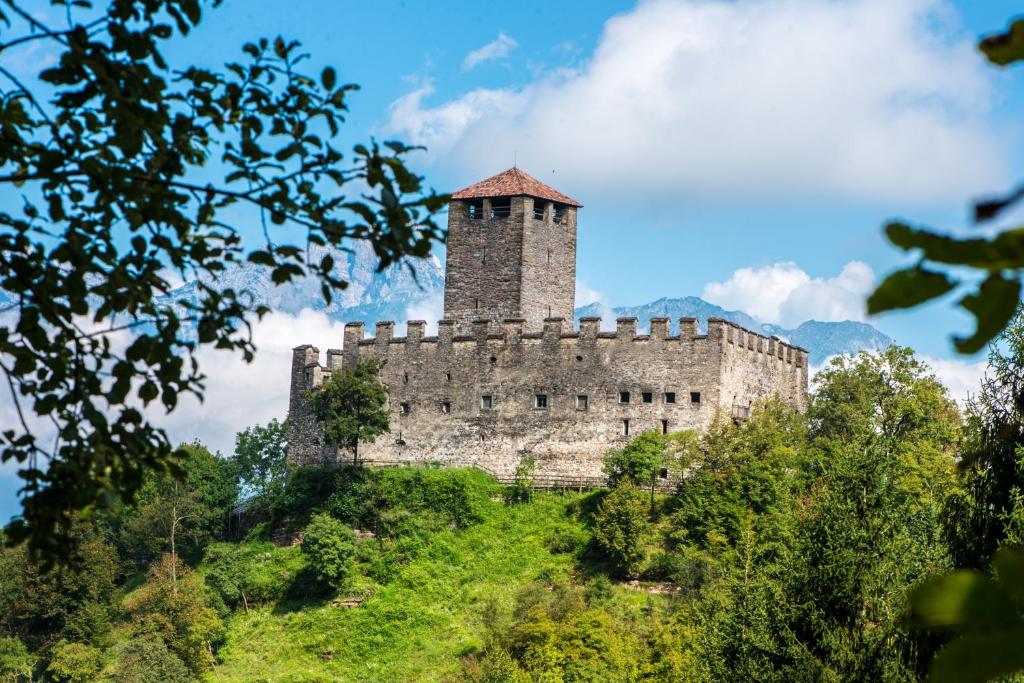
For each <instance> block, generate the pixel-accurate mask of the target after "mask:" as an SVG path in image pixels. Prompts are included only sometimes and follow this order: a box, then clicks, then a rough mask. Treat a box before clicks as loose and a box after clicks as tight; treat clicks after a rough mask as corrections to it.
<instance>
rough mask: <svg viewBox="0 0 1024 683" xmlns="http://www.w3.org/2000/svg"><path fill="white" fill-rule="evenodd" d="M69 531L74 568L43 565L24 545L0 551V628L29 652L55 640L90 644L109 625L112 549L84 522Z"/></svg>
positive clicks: (113, 565) (114, 571) (115, 563)
mask: <svg viewBox="0 0 1024 683" xmlns="http://www.w3.org/2000/svg"><path fill="white" fill-rule="evenodd" d="M74 533H75V535H76V538H75V544H76V545H77V546H78V553H79V556H78V561H77V562H76V563H75V566H74V567H64V568H59V567H50V568H47V567H45V566H43V564H42V563H41V562H39V561H35V560H33V559H32V557H31V554H30V553H29V552H28V549H27V548H26V547H25V546H24V545H21V546H18V547H17V548H5V549H3V550H2V551H0V595H2V596H3V599H0V632H3V633H8V634H13V635H16V636H18V637H19V638H20V639H21V640H23V641H24V642H25V643H26V644H27V645H28V646H29V647H31V648H32V650H33V651H37V650H39V649H40V648H45V647H47V646H48V645H52V644H53V643H55V642H57V641H58V640H61V639H65V640H69V641H73V642H85V643H94V644H95V643H96V642H97V641H100V640H103V638H104V637H105V635H106V633H107V631H108V630H109V628H110V623H109V622H110V599H111V596H112V594H113V592H114V582H115V579H116V578H117V574H118V558H117V553H116V552H115V551H114V548H113V547H112V546H111V545H110V544H108V543H106V542H105V541H104V540H103V539H102V538H101V537H100V536H99V535H98V534H97V533H96V531H95V530H94V529H92V528H91V527H90V526H87V525H85V524H79V525H77V527H76V529H75V530H74Z"/></svg>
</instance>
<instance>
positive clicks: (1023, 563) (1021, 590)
mask: <svg viewBox="0 0 1024 683" xmlns="http://www.w3.org/2000/svg"><path fill="white" fill-rule="evenodd" d="M992 566H993V567H995V570H996V575H997V576H998V577H999V583H1000V585H1002V586H1003V588H1004V589H1005V590H1006V592H1008V593H1009V594H1010V595H1012V596H1013V598H1014V600H1016V601H1017V606H1018V607H1024V551H1021V550H1014V549H1011V548H1007V547H1003V548H1000V549H999V551H998V552H997V553H996V556H995V558H994V559H993V560H992Z"/></svg>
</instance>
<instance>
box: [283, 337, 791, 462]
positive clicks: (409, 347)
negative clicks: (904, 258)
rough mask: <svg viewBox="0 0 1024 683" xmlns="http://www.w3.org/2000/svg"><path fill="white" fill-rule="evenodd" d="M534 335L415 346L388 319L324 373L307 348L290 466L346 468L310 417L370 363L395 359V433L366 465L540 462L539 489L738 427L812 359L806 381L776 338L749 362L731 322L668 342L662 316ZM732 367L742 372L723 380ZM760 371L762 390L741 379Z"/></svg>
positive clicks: (415, 340) (391, 379)
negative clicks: (636, 446)
mask: <svg viewBox="0 0 1024 683" xmlns="http://www.w3.org/2000/svg"><path fill="white" fill-rule="evenodd" d="M522 327H523V325H522V321H520V320H507V321H505V323H504V324H503V325H502V326H501V327H500V328H497V327H496V326H495V325H493V324H492V323H487V322H482V323H480V324H478V325H476V326H475V327H474V334H473V335H470V336H462V337H457V336H454V334H453V330H452V328H451V326H450V325H449V324H447V323H446V322H445V321H442V323H441V325H440V328H439V334H438V335H437V336H436V337H424V336H423V334H422V332H423V325H422V324H421V323H417V322H412V323H410V324H409V334H408V336H407V337H401V338H395V337H393V334H392V332H393V327H392V326H391V325H390V324H389V323H381V324H379V325H378V328H377V336H376V337H374V338H370V339H364V338H363V326H362V324H361V323H356V324H349V325H348V326H346V334H345V347H344V349H342V350H340V351H329V352H328V356H327V364H326V366H323V365H321V364H320V361H319V354H318V352H317V351H316V349H314V348H313V347H299V349H296V356H295V360H294V363H293V374H292V400H291V414H290V418H289V425H290V429H291V431H290V435H289V458H290V459H291V460H292V461H293V462H295V463H297V464H302V465H322V464H331V463H333V462H337V460H338V454H337V453H336V452H333V451H332V449H330V448H325V447H324V445H323V442H322V436H320V433H319V430H318V428H317V427H316V425H315V424H314V422H313V421H311V418H310V416H309V410H308V405H307V402H306V399H305V393H306V392H307V391H308V390H310V389H312V388H314V387H315V386H317V385H318V384H319V383H320V382H321V381H322V379H323V378H324V377H325V376H326V375H328V374H329V373H330V372H332V371H334V370H337V369H339V368H342V367H345V366H347V365H349V364H352V363H356V362H358V361H359V360H362V359H366V358H385V359H386V360H387V363H386V365H385V366H384V370H383V371H382V380H383V382H384V383H385V385H386V386H387V387H388V392H389V407H390V411H391V433H390V434H385V435H383V436H381V437H379V438H378V440H377V441H376V443H373V444H365V445H362V446H360V457H361V459H363V460H364V461H366V462H371V463H376V464H382V465H384V464H397V463H430V462H437V463H442V464H447V465H473V466H477V467H480V468H481V469H484V470H485V471H488V472H491V473H492V474H495V475H496V476H498V477H499V479H508V478H510V477H511V476H513V474H514V472H515V469H516V467H517V466H518V465H519V463H520V462H521V461H522V459H523V458H525V457H528V456H529V457H533V458H535V459H536V469H535V471H534V477H535V478H537V479H538V480H545V479H549V480H552V481H555V480H572V481H586V480H598V479H600V478H602V477H603V472H602V465H603V458H604V455H605V453H606V452H607V451H608V449H609V448H615V447H621V446H622V445H624V444H625V443H626V442H628V440H629V439H630V438H632V437H633V436H635V435H636V434H638V433H640V432H641V431H644V430H648V429H656V430H659V431H662V430H668V431H678V430H682V429H704V428H706V427H707V426H708V425H709V424H710V423H711V421H712V420H713V419H715V417H716V415H720V414H721V415H723V416H725V417H729V416H730V415H731V411H732V408H733V404H734V402H736V401H742V402H743V404H744V405H747V404H749V403H748V401H749V400H756V399H757V398H760V397H761V396H762V395H763V394H766V393H777V394H779V395H781V396H784V397H791V396H793V392H794V387H796V386H798V384H799V376H800V369H799V367H800V366H798V362H799V361H800V359H801V358H802V359H803V368H804V375H806V372H805V370H806V353H805V352H803V351H802V350H799V349H795V348H794V347H790V346H788V345H785V344H783V343H782V342H780V341H778V340H767V339H765V338H763V337H757V338H758V339H760V340H761V341H763V342H764V351H763V352H761V353H760V355H758V352H757V351H754V352H751V353H749V354H748V352H747V351H746V350H744V351H743V354H746V355H737V354H736V349H735V345H736V342H735V339H734V341H733V342H732V343H730V342H729V330H731V329H734V326H731V325H730V324H728V323H726V322H725V321H717V320H712V321H710V322H709V333H708V334H707V335H701V334H698V330H697V324H696V321H695V320H693V319H691V318H684V319H683V320H682V321H681V322H680V334H679V335H675V336H669V335H668V320H667V319H654V320H652V321H651V334H650V335H638V334H636V319H634V318H624V319H619V320H618V322H617V329H616V332H614V333H610V332H601V331H600V320H598V319H596V318H590V319H584V320H582V321H581V323H580V329H579V330H578V331H575V330H572V329H571V328H568V329H563V322H562V320H561V319H548V320H546V321H545V323H544V330H543V332H542V333H523V331H522ZM736 329H738V328H736ZM747 334H750V335H752V334H753V333H747ZM754 336H755V337H756V336H757V335H754ZM769 341H771V342H772V343H771V348H772V349H773V353H777V350H778V349H783V356H785V355H786V353H788V351H786V349H788V350H790V351H792V353H789V358H788V359H787V358H785V357H784V358H782V359H779V358H777V355H775V356H770V357H769V356H768V354H767V350H768V346H769ZM730 354H732V355H730ZM801 354H803V355H802V356H801ZM727 364H728V365H729V367H731V368H732V369H731V370H730V371H729V372H728V374H727V375H723V373H724V372H726V371H725V369H724V368H725V367H726V365H727ZM762 374H763V375H764V377H763V378H762V380H760V381H759V382H755V381H747V380H742V379H737V378H748V379H749V378H755V379H756V378H759V377H760V376H761V375H762ZM723 376H726V378H727V379H728V381H729V382H730V384H729V386H728V389H729V392H728V396H724V395H723V392H722V382H723ZM737 392H739V393H740V394H742V395H739V394H737ZM625 394H628V396H626V395H625ZM734 394H735V395H736V397H734ZM747 394H750V396H748V395H747ZM541 397H542V398H541ZM798 398H802V395H801V396H800V397H798ZM627 421H628V426H627ZM342 457H345V456H342Z"/></svg>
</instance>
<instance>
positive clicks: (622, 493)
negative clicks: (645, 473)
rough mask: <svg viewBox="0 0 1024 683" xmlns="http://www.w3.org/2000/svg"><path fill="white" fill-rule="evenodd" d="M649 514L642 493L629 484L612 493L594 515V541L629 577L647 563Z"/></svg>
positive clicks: (625, 483) (616, 488)
mask: <svg viewBox="0 0 1024 683" xmlns="http://www.w3.org/2000/svg"><path fill="white" fill-rule="evenodd" d="M649 514H650V508H649V507H648V506H647V504H646V503H645V501H644V495H643V493H641V492H640V490H639V489H637V488H636V487H635V486H633V485H632V484H629V483H627V482H623V483H621V484H619V485H618V486H616V487H615V488H614V489H612V490H611V492H610V493H609V494H608V495H607V496H606V497H605V499H604V500H602V501H601V504H600V505H599V506H598V508H597V512H595V513H594V540H596V541H597V544H598V546H600V547H601V549H602V550H603V551H604V552H605V553H607V554H608V556H609V557H611V558H612V560H613V561H614V562H615V564H616V565H617V566H618V567H619V569H621V570H622V571H623V572H625V573H626V574H635V573H636V571H637V570H638V569H639V568H640V563H641V562H642V561H643V559H644V545H645V541H646V538H647V535H648V534H649V533H650V522H649V520H648V515H649Z"/></svg>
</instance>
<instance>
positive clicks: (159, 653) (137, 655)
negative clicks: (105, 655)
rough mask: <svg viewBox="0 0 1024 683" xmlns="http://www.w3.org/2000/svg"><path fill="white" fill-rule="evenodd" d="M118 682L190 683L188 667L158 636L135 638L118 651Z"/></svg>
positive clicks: (114, 675) (114, 678)
mask: <svg viewBox="0 0 1024 683" xmlns="http://www.w3.org/2000/svg"><path fill="white" fill-rule="evenodd" d="M115 653H116V657H117V660H116V664H115V666H114V670H113V671H112V672H111V675H110V679H111V680H112V681H114V683H190V681H192V677H191V676H190V675H189V672H188V668H187V667H186V666H185V664H184V663H183V662H182V661H181V659H179V658H178V657H177V655H175V654H174V653H173V652H171V651H170V650H168V649H167V645H165V644H164V641H163V640H161V639H160V638H159V637H158V636H154V635H149V636H143V637H140V638H132V639H131V640H129V641H127V642H125V643H123V644H122V645H121V646H119V647H118V648H117V649H116V650H115Z"/></svg>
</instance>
